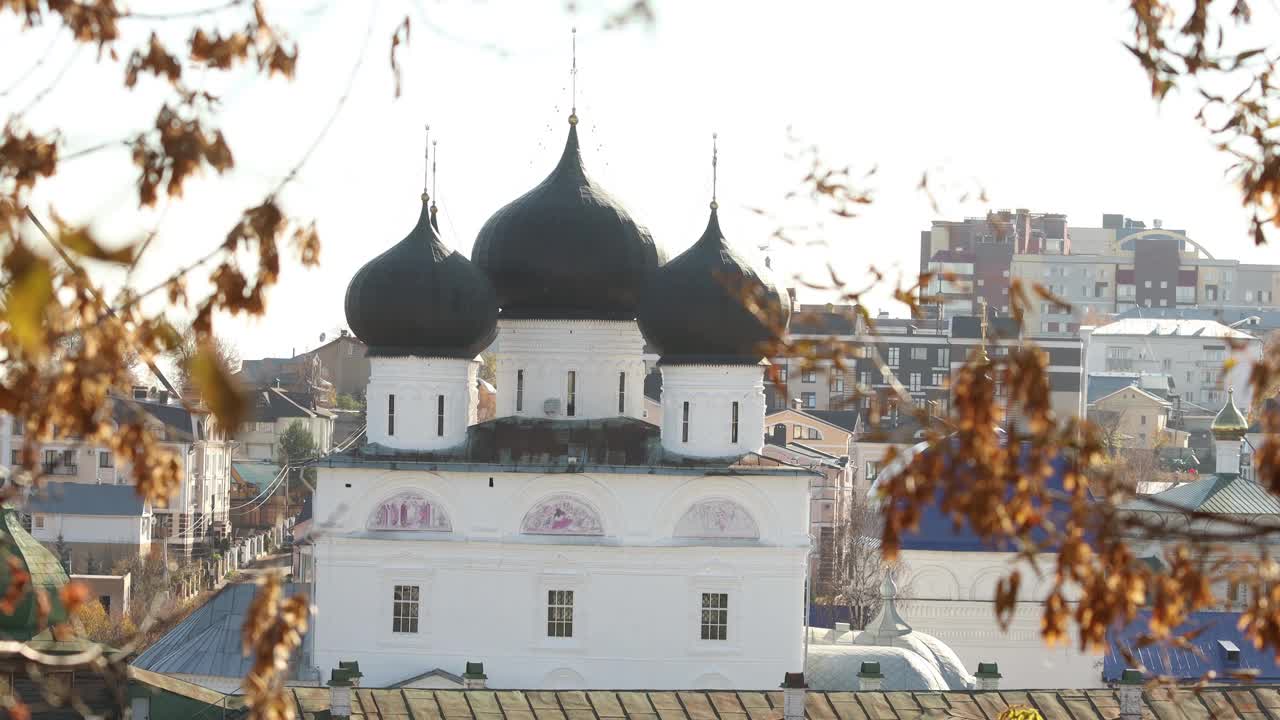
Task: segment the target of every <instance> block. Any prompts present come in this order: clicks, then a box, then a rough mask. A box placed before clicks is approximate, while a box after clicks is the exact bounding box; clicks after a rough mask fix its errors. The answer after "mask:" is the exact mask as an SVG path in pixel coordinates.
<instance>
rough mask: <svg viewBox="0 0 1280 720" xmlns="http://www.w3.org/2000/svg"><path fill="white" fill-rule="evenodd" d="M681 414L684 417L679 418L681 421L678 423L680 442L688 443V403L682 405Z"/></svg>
mask: <svg viewBox="0 0 1280 720" xmlns="http://www.w3.org/2000/svg"><path fill="white" fill-rule="evenodd" d="M683 413H684V416H683V417H682V418H681V421H680V441H681V442H689V403H688V401H686V402H685V404H684V409H683Z"/></svg>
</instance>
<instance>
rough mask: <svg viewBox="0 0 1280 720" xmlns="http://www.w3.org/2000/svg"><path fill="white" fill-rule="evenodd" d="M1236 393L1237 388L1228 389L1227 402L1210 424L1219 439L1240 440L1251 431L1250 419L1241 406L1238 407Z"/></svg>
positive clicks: (1211, 429) (1214, 434) (1210, 428)
mask: <svg viewBox="0 0 1280 720" xmlns="http://www.w3.org/2000/svg"><path fill="white" fill-rule="evenodd" d="M1235 395H1236V389H1235V388H1231V389H1230V390H1228V391H1227V404H1226V405H1224V406H1222V409H1221V410H1219V411H1218V415H1217V417H1215V418H1214V419H1213V424H1212V425H1210V426H1209V430H1210V431H1211V432H1213V436H1214V437H1215V438H1217V439H1219V440H1239V439H1241V438H1243V437H1244V435H1245V433H1247V432H1249V421H1248V420H1246V419H1245V417H1244V414H1243V413H1241V412H1240V408H1238V407H1236V399H1235Z"/></svg>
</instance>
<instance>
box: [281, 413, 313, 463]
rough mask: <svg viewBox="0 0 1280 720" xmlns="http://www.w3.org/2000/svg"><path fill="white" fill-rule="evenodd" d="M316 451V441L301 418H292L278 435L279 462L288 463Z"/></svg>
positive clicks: (306, 456)
mask: <svg viewBox="0 0 1280 720" xmlns="http://www.w3.org/2000/svg"><path fill="white" fill-rule="evenodd" d="M315 453H316V441H315V438H313V437H311V430H309V429H307V426H306V424H305V423H304V422H302V421H301V420H294V421H293V422H292V423H290V424H289V427H287V428H285V431H284V434H283V435H281V436H280V457H279V460H280V464H281V465H288V464H289V463H291V462H297V461H299V460H302V459H304V458H308V457H311V456H312V455H315Z"/></svg>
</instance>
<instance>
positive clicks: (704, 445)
mask: <svg viewBox="0 0 1280 720" xmlns="http://www.w3.org/2000/svg"><path fill="white" fill-rule="evenodd" d="M660 369H661V372H662V447H663V449H664V450H666V451H667V452H668V453H671V454H673V455H681V456H685V457H699V458H717V457H739V456H741V455H743V454H744V453H747V452H750V451H753V450H758V449H759V448H760V445H761V443H763V442H764V369H763V368H762V367H761V366H760V365H662V366H660Z"/></svg>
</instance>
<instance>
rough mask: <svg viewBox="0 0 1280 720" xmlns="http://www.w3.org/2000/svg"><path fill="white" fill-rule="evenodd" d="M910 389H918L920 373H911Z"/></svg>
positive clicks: (916, 390) (915, 390) (912, 390)
mask: <svg viewBox="0 0 1280 720" xmlns="http://www.w3.org/2000/svg"><path fill="white" fill-rule="evenodd" d="M910 390H911V392H919V391H920V373H911V385H910Z"/></svg>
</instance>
